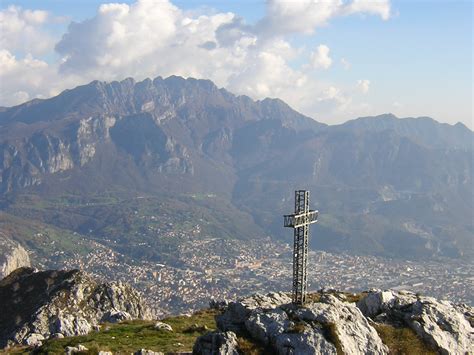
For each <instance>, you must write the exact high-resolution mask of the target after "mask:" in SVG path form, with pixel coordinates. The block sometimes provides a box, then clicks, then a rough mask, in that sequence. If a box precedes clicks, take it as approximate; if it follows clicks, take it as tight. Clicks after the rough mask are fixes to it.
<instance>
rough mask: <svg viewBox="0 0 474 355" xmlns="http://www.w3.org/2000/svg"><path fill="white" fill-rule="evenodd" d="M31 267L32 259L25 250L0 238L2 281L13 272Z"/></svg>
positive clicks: (0, 277) (0, 271)
mask: <svg viewBox="0 0 474 355" xmlns="http://www.w3.org/2000/svg"><path fill="white" fill-rule="evenodd" d="M30 266H31V262H30V257H29V255H28V252H27V251H26V250H25V248H23V247H22V246H21V245H20V244H17V243H15V242H13V241H11V240H10V239H6V238H3V237H1V236H0V280H1V279H3V278H4V277H5V276H7V275H8V274H10V273H11V272H12V271H13V270H16V269H18V268H20V267H30Z"/></svg>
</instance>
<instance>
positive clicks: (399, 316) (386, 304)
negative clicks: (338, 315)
mask: <svg viewBox="0 0 474 355" xmlns="http://www.w3.org/2000/svg"><path fill="white" fill-rule="evenodd" d="M390 292H391V295H392V297H390V298H389V301H381V300H383V299H385V300H387V299H388V298H387V297H385V296H383V295H382V293H383V292H382V291H377V290H376V291H371V292H370V293H369V294H368V295H367V296H366V297H365V298H364V299H362V300H360V302H359V303H358V304H357V306H358V307H359V308H360V309H361V310H362V311H363V312H365V314H366V315H367V316H372V317H373V316H374V315H375V314H376V316H375V317H374V319H375V320H378V321H384V322H388V323H390V322H392V323H393V322H395V323H402V324H405V325H406V326H408V327H410V328H412V329H413V330H414V331H415V332H416V333H417V334H418V335H419V336H420V337H421V338H422V339H423V340H424V341H425V342H427V343H429V344H431V345H432V346H433V347H435V348H436V349H437V350H438V351H439V352H440V353H442V354H472V353H474V348H473V344H474V329H473V325H472V314H474V310H473V308H472V307H469V306H467V305H455V304H453V303H452V302H448V301H439V300H436V299H434V298H432V297H424V296H417V295H415V294H414V293H412V292H408V291H398V292H397V291H390Z"/></svg>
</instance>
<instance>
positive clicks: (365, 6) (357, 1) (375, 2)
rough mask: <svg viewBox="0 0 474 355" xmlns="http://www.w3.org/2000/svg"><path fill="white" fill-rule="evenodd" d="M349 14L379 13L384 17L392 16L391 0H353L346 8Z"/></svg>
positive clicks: (385, 18)
mask: <svg viewBox="0 0 474 355" xmlns="http://www.w3.org/2000/svg"><path fill="white" fill-rule="evenodd" d="M344 11H345V12H346V13H347V14H354V13H368V14H373V15H379V16H380V17H381V18H382V19H384V20H388V19H389V18H390V1H389V0H353V1H352V2H350V3H349V4H347V5H346V6H345V8H344Z"/></svg>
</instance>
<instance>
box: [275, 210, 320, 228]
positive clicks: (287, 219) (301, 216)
mask: <svg viewBox="0 0 474 355" xmlns="http://www.w3.org/2000/svg"><path fill="white" fill-rule="evenodd" d="M318 214H319V212H318V211H313V210H311V211H308V212H302V213H298V214H289V215H285V216H283V217H284V222H283V224H284V226H285V227H290V228H298V227H301V226H304V225H307V224H312V223H316V222H317V221H318Z"/></svg>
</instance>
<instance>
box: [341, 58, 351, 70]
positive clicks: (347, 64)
mask: <svg viewBox="0 0 474 355" xmlns="http://www.w3.org/2000/svg"><path fill="white" fill-rule="evenodd" d="M341 65H342V67H343V68H344V69H345V70H349V69H350V68H351V63H350V62H349V61H348V60H347V59H346V58H341Z"/></svg>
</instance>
